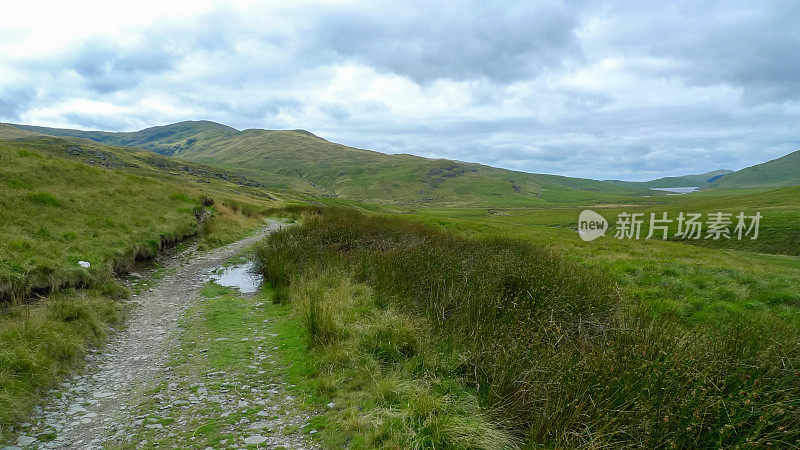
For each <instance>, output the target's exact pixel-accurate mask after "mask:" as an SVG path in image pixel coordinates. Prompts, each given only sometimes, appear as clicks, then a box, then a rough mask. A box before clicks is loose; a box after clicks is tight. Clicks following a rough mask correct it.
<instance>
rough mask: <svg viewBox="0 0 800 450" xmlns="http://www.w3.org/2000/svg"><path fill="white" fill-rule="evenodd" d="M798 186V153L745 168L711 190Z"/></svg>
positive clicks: (728, 176)
mask: <svg viewBox="0 0 800 450" xmlns="http://www.w3.org/2000/svg"><path fill="white" fill-rule="evenodd" d="M797 185H800V151H796V152H794V153H789V154H788V155H786V156H783V157H780V158H777V159H773V160H771V161H767V162H765V163H762V164H757V165H755V166H751V167H746V168H744V169H742V170H739V171H737V172H734V173H731V174H728V175H725V176H723V177H721V178H719V179H718V180H716V181H714V183H712V187H713V188H719V189H727V188H763V187H771V188H775V187H784V186H797Z"/></svg>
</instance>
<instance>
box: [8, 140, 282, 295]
mask: <svg viewBox="0 0 800 450" xmlns="http://www.w3.org/2000/svg"><path fill="white" fill-rule="evenodd" d="M275 195H276V194H274V193H269V192H267V191H265V190H264V189H263V187H261V186H260V185H259V184H258V183H257V182H255V181H253V180H249V179H247V178H245V177H242V176H241V175H237V174H233V173H231V172H226V171H224V170H222V169H216V168H211V167H207V166H203V165H200V164H194V163H186V162H182V161H176V160H173V159H169V158H166V157H163V156H160V155H157V154H155V153H152V152H150V151H146V150H136V149H130V148H122V147H113V146H109V145H105V144H100V143H97V142H95V141H91V140H88V139H82V138H57V137H52V136H45V135H40V134H36V133H32V132H28V131H23V130H21V129H18V128H13V127H10V126H5V125H0V210H1V211H3V213H2V217H0V305H2V304H3V302H4V301H7V300H10V299H15V298H16V299H19V298H25V297H28V296H30V295H31V294H41V293H47V292H49V291H51V290H57V289H59V288H62V287H66V286H87V285H89V286H91V285H93V284H96V283H100V282H103V281H104V280H107V279H108V278H109V276H110V275H112V274H115V273H120V272H124V271H126V270H128V269H129V268H130V267H131V265H132V264H133V263H134V261H135V260H136V259H137V258H146V257H149V256H152V255H154V254H155V253H156V252H157V251H158V250H159V249H160V248H161V246H162V245H163V244H164V243H170V242H174V241H176V240H179V239H181V238H183V237H186V236H189V235H193V234H195V233H196V232H198V231H199V230H200V228H199V227H198V225H199V224H198V214H199V212H200V211H201V209H202V205H201V200H202V199H203V198H204V197H210V198H213V199H215V200H216V201H217V204H216V205H215V206H214V207H213V210H215V212H212V211H210V210H209V211H207V213H211V214H216V215H214V216H212V217H211V219H207V220H208V223H206V224H205V225H206V226H205V228H204V230H205V231H207V232H209V235H208V236H206V238H207V239H208V240H209V241H208V243H209V245H214V244H219V243H222V242H223V241H225V240H226V239H230V238H232V237H235V235H236V234H237V233H241V232H242V231H243V230H244V229H246V228H253V227H257V226H258V225H259V224H260V223H261V221H260V219H257V218H256V217H255V216H257V214H253V212H254V211H257V210H258V208H262V209H263V208H267V207H268V206H271V205H275V204H278V201H277V199H276V196H275ZM234 210H236V211H234ZM244 210H247V211H248V212H250V216H252V217H245V216H244V215H243V214H239V213H237V211H238V212H241V211H244ZM211 225H215V226H216V230H215V231H214V232H213V233H211V231H212V230H211V228H210V226H211ZM79 260H80V261H87V262H89V263H90V267H89V268H83V267H80V266H79V265H78V261H79Z"/></svg>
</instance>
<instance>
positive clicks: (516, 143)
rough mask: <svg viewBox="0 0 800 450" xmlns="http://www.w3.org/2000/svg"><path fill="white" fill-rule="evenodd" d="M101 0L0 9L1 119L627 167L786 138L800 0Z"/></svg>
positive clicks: (526, 165) (610, 171) (723, 153)
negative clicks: (218, 126) (200, 126)
mask: <svg viewBox="0 0 800 450" xmlns="http://www.w3.org/2000/svg"><path fill="white" fill-rule="evenodd" d="M115 3H117V2H113V1H108V0H104V1H102V2H97V3H94V2H81V1H77V2H76V1H70V2H51V1H37V0H26V1H21V2H13V3H11V4H5V5H4V6H3V12H2V15H0V121H4V122H17V123H26V124H34V125H44V126H55V127H70V128H81V129H99V130H109V131H132V130H138V129H141V128H145V127H149V126H154V125H163V124H167V123H172V122H177V121H181V120H199V119H207V120H213V121H217V122H221V123H225V124H227V125H230V126H233V127H235V128H238V129H245V128H266V129H295V128H303V129H306V130H309V131H311V132H313V133H315V134H317V135H320V136H322V137H324V138H326V139H329V140H331V141H335V142H340V143H343V144H347V145H351V146H355V147H361V148H368V149H373V150H378V151H383V152H387V153H411V154H416V155H421V156H428V157H444V158H450V159H458V160H464V161H474V162H480V163H484V164H489V165H493V166H499V167H504V168H509V169H517V170H523V171H527V172H538V173H556V174H563V175H569V176H581V177H589V178H621V179H632V180H643V179H650V178H655V177H659V176H665V175H678V174H686V173H702V172H706V171H709V170H714V169H720V168H730V169H739V168H742V167H744V166H747V165H751V164H754V163H758V162H763V161H765V160H769V159H773V158H775V157H778V156H781V155H784V154H786V153H789V152H792V151H795V150H799V149H800V2H797V1H785V2H772V1H758V2H755V1H745V2H740V3H737V2H735V1H720V2H714V1H696V2H680V1H678V2H675V1H672V2H670V1H663V0H658V1H637V2H605V1H586V2H581V1H568V2H557V1H552V2H550V1H545V2H534V1H521V2H502V1H491V2H487V1H485V0H484V1H475V2H467V1H451V2H430V1H420V2H397V1H393V2H369V3H367V2H350V1H332V2H303V1H291V2H287V1H280V2H274V4H271V5H270V4H266V3H261V2H214V1H203V0H192V1H188V2H172V1H165V0H159V1H137V2H127V3H130V5H127V6H120V5H116V4H115Z"/></svg>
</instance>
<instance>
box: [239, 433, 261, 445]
mask: <svg viewBox="0 0 800 450" xmlns="http://www.w3.org/2000/svg"><path fill="white" fill-rule="evenodd" d="M266 440H267V438H266V437H264V436H261V435H260V434H256V435H253V436H249V437H247V438H246V439H245V440H244V443H245V444H246V445H258V444H263V443H264V442H266Z"/></svg>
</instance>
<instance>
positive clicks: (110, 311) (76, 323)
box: [0, 292, 122, 443]
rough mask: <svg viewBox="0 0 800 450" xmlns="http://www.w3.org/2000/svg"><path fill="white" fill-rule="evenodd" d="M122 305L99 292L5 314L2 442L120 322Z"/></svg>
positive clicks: (0, 356) (0, 320) (1, 330)
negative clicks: (44, 394)
mask: <svg viewBox="0 0 800 450" xmlns="http://www.w3.org/2000/svg"><path fill="white" fill-rule="evenodd" d="M121 312H122V311H121V306H120V304H119V303H118V302H116V301H114V300H112V299H109V298H108V297H105V296H103V295H101V294H99V293H96V292H90V293H88V295H86V297H84V298H75V295H74V293H69V292H63V293H58V294H54V295H52V296H51V297H49V298H46V299H44V300H42V301H40V302H38V303H36V304H31V305H23V306H17V307H13V308H9V309H6V310H4V311H3V312H2V314H0V443H2V441H3V440H4V439H6V438H8V437H9V436H10V433H11V432H12V427H13V426H14V425H15V424H16V423H18V422H19V421H21V420H23V419H24V418H25V417H27V415H28V414H29V413H30V411H31V408H32V407H33V406H34V405H35V403H36V402H37V401H38V399H39V393H40V392H41V390H42V389H43V388H47V387H49V386H53V385H55V384H56V383H57V382H58V381H59V379H60V377H61V376H63V375H64V374H66V373H67V372H69V370H70V369H71V368H72V367H73V366H74V365H75V364H76V363H79V362H80V361H81V359H82V357H83V356H84V354H85V353H86V351H87V349H88V348H90V347H97V346H100V345H101V344H102V343H103V342H104V340H105V338H106V335H107V333H108V331H109V329H110V327H112V326H115V324H117V323H118V322H119V321H120V316H121Z"/></svg>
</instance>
